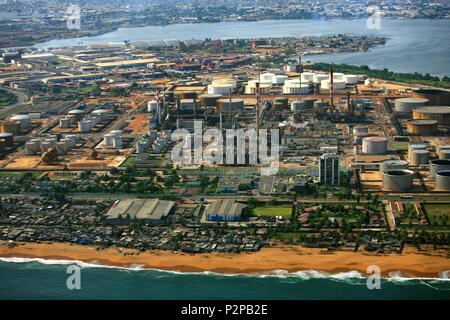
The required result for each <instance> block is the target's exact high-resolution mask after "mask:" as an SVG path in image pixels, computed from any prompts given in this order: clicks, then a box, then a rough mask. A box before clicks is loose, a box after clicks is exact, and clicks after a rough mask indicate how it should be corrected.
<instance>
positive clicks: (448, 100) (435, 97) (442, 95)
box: [413, 89, 450, 106]
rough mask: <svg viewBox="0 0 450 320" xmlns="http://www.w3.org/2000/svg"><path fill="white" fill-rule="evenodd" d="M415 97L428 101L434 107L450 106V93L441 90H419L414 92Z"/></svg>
mask: <svg viewBox="0 0 450 320" xmlns="http://www.w3.org/2000/svg"><path fill="white" fill-rule="evenodd" d="M413 97H415V98H421V99H427V100H429V101H430V103H429V104H430V105H433V106H449V105H450V91H446V90H440V89H419V90H415V91H414V92H413Z"/></svg>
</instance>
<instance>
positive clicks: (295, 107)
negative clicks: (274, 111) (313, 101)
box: [291, 100, 306, 112]
mask: <svg viewBox="0 0 450 320" xmlns="http://www.w3.org/2000/svg"><path fill="white" fill-rule="evenodd" d="M305 109H306V104H305V102H304V101H302V100H296V101H292V102H291V111H292V112H299V111H303V110H305Z"/></svg>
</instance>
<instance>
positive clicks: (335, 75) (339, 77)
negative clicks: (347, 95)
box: [333, 72, 345, 81]
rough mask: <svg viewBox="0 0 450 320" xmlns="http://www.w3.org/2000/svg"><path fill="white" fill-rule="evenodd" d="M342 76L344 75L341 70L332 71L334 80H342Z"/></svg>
mask: <svg viewBox="0 0 450 320" xmlns="http://www.w3.org/2000/svg"><path fill="white" fill-rule="evenodd" d="M344 76H345V74H343V73H341V72H334V73H333V79H334V80H338V81H344Z"/></svg>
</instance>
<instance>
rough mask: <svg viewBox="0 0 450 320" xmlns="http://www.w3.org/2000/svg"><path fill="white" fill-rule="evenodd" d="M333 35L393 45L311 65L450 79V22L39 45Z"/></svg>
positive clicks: (312, 25) (141, 31) (289, 27)
mask: <svg viewBox="0 0 450 320" xmlns="http://www.w3.org/2000/svg"><path fill="white" fill-rule="evenodd" d="M333 34H349V35H379V36H385V37H387V38H389V39H388V42H387V44H386V45H384V46H380V47H376V48H373V49H371V50H370V51H368V52H356V53H339V54H332V55H318V56H314V57H307V59H309V60H311V61H323V62H335V63H350V64H355V65H368V66H369V67H371V68H388V69H390V70H394V71H399V72H419V73H429V74H432V75H437V76H444V75H449V76H450V19H447V20H425V19H418V20H393V19H382V20H381V28H380V29H379V30H378V29H369V28H368V27H367V24H366V19H356V20H342V19H336V20H263V21H255V22H221V23H198V24H173V25H168V26H148V27H140V28H120V29H118V30H116V31H114V32H110V33H107V34H104V35H99V36H94V37H83V38H74V39H57V40H52V41H48V42H45V43H39V44H36V47H39V48H48V47H62V46H76V45H80V44H81V45H85V44H92V43H104V42H107V43H109V42H110V43H121V42H123V41H124V40H128V41H132V42H133V41H134V42H138V41H170V40H190V39H197V40H203V39H206V38H212V39H233V38H256V37H285V36H322V35H333Z"/></svg>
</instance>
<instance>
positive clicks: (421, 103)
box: [394, 98, 428, 113]
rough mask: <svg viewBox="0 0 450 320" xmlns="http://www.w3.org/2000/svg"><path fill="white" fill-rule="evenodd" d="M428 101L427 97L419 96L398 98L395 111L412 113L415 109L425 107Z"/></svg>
mask: <svg viewBox="0 0 450 320" xmlns="http://www.w3.org/2000/svg"><path fill="white" fill-rule="evenodd" d="M427 103H428V100H427V99H418V98H399V99H396V100H395V102H394V104H395V112H397V113H411V112H412V111H413V109H418V108H422V107H425V105H426V104H427Z"/></svg>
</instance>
